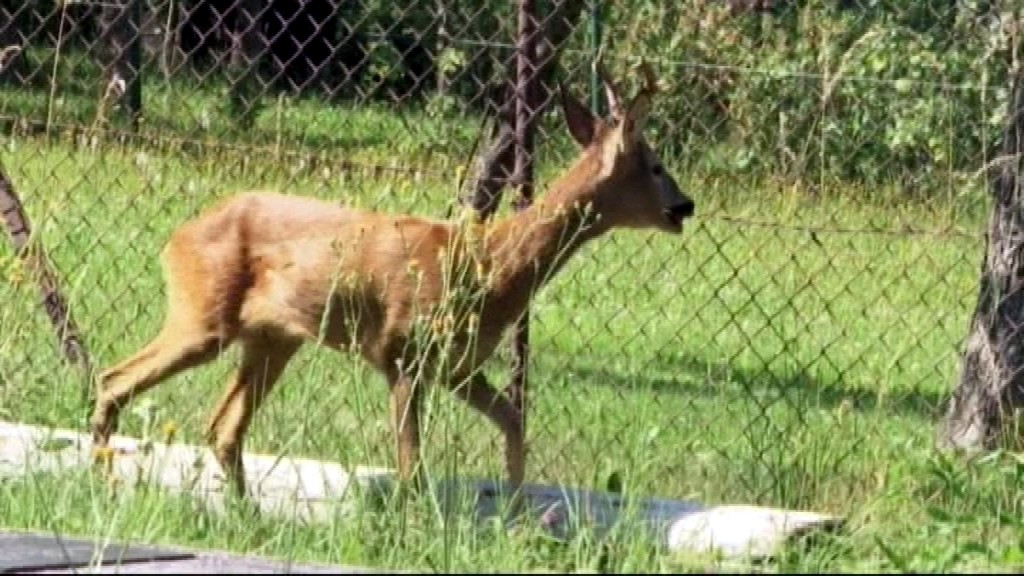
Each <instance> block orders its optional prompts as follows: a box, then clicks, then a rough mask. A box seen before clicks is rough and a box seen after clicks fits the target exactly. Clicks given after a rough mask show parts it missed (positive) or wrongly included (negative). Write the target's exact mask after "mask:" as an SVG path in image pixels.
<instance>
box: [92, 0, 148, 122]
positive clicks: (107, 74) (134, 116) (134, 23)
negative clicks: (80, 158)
mask: <svg viewBox="0 0 1024 576" xmlns="http://www.w3.org/2000/svg"><path fill="white" fill-rule="evenodd" d="M141 15H142V1H141V0H131V1H128V2H124V3H107V4H104V7H103V11H102V12H101V14H100V34H101V36H100V44H99V45H100V52H101V60H102V63H103V85H102V86H101V87H100V98H101V101H100V105H101V106H103V107H104V109H106V110H109V109H110V107H111V105H112V104H114V102H115V101H119V102H120V103H121V105H122V107H123V109H124V111H125V113H127V114H128V117H129V118H131V121H132V125H133V126H134V125H135V123H136V122H137V121H138V118H139V115H140V114H141V113H142V76H141V70H140V68H141V66H142V57H141V44H140V34H141V31H142V30H141V28H142V26H141Z"/></svg>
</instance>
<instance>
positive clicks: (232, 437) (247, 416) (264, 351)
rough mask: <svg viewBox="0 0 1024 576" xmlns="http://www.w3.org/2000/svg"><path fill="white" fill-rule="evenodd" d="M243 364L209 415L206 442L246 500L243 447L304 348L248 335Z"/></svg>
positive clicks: (295, 343)
mask: <svg viewBox="0 0 1024 576" xmlns="http://www.w3.org/2000/svg"><path fill="white" fill-rule="evenodd" d="M240 341H241V344H242V347H243V348H242V364H241V366H240V367H239V368H238V370H236V371H235V373H234V374H233V375H232V376H231V378H230V379H229V380H228V384H227V387H226V389H225V390H224V395H223V396H222V397H221V400H220V402H218V403H217V405H216V406H215V407H214V409H213V411H212V412H211V414H210V421H209V425H208V426H207V439H208V441H209V442H210V443H211V445H212V447H213V453H214V456H215V457H216V458H217V462H218V463H219V464H220V466H221V469H222V470H223V471H224V473H225V475H226V476H227V478H228V479H229V480H230V481H231V482H232V483H233V484H234V486H235V489H236V491H237V493H238V495H239V496H241V497H242V498H245V497H246V496H247V493H246V482H245V467H244V465H243V462H242V445H243V441H244V438H245V433H246V431H248V429H249V425H250V424H251V423H252V419H253V417H254V416H255V414H256V412H257V411H258V410H259V408H260V406H261V405H262V404H263V403H264V401H266V399H267V396H268V395H269V394H270V391H271V390H272V389H273V387H274V384H275V383H276V382H277V380H278V379H279V378H280V377H281V373H282V372H283V371H284V369H285V366H287V365H288V362H289V361H290V360H291V359H292V357H293V356H294V355H295V353H296V352H297V351H298V349H299V346H300V345H301V340H298V339H295V338H294V337H289V336H280V335H270V334H266V333H263V334H247V335H243V336H242V337H241V338H240Z"/></svg>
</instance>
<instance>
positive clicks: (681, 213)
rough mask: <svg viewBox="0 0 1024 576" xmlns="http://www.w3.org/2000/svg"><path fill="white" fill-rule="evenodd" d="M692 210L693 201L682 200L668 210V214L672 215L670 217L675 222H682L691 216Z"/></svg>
mask: <svg viewBox="0 0 1024 576" xmlns="http://www.w3.org/2000/svg"><path fill="white" fill-rule="evenodd" d="M694 208H695V207H694V205H693V200H684V201H683V202H680V203H679V204H676V205H675V206H672V207H671V208H669V212H671V213H672V217H673V218H675V219H676V220H682V219H683V218H689V217H690V216H693V211H694Z"/></svg>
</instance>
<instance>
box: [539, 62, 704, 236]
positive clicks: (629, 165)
mask: <svg viewBox="0 0 1024 576" xmlns="http://www.w3.org/2000/svg"><path fill="white" fill-rule="evenodd" d="M596 67H597V69H598V73H599V74H600V76H601V79H602V82H603V83H604V88H605V95H606V97H607V101H608V110H609V113H608V116H607V117H605V118H596V117H595V116H594V114H593V112H591V110H590V109H589V108H587V107H586V106H584V105H583V104H581V103H580V102H579V100H577V99H576V98H575V97H574V96H572V95H571V94H570V93H569V92H568V90H566V88H565V86H564V85H563V84H562V83H561V82H559V92H560V94H561V103H562V110H563V112H564V113H565V118H566V123H567V124H568V127H569V132H570V133H571V134H572V137H573V139H575V140H576V142H577V143H578V144H579V145H580V146H581V147H582V148H583V149H584V154H591V155H594V156H596V159H597V161H598V162H599V163H600V171H599V176H598V178H597V181H596V182H595V183H594V191H593V197H592V199H593V204H594V208H595V211H596V212H597V213H598V214H600V216H601V218H602V219H603V220H604V223H605V225H606V226H612V227H626V228H654V229H658V230H664V231H666V232H672V233H679V232H681V231H682V226H683V220H685V219H686V218H688V217H690V216H692V215H693V211H694V204H693V200H692V199H690V198H689V197H688V196H686V195H685V194H683V193H682V192H681V191H680V190H679V186H678V184H676V181H675V179H674V178H673V177H672V175H671V174H669V173H668V171H667V170H666V169H665V166H664V165H663V164H662V163H661V159H660V158H658V155H657V154H655V153H654V150H653V149H651V147H650V145H648V143H647V141H646V139H645V138H644V136H643V128H644V124H645V123H646V121H647V116H648V113H649V112H650V109H651V101H652V99H653V97H654V96H655V94H656V93H657V90H658V87H657V79H656V78H655V76H654V72H653V71H652V70H651V67H650V65H649V64H647V63H644V64H642V65H641V70H642V71H643V74H644V85H643V87H642V88H641V89H640V90H639V92H638V93H637V94H636V95H635V96H634V97H633V98H632V100H630V101H629V102H628V103H627V104H626V105H625V106H623V102H622V100H621V99H620V97H619V91H618V88H617V87H616V85H615V83H614V82H613V81H612V80H611V79H610V78H609V76H608V74H607V71H606V70H605V69H604V66H603V65H601V64H600V63H598V64H597V65H596Z"/></svg>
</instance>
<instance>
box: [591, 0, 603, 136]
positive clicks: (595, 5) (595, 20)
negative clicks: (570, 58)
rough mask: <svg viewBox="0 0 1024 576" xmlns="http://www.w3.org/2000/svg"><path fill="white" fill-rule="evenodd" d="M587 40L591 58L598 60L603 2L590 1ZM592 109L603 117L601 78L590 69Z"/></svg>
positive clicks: (598, 0)
mask: <svg viewBox="0 0 1024 576" xmlns="http://www.w3.org/2000/svg"><path fill="white" fill-rule="evenodd" d="M587 39H588V41H589V44H590V57H591V58H597V53H598V51H599V50H600V49H601V0H590V26H589V33H588V34H587ZM590 108H591V109H592V110H593V111H594V113H595V114H597V115H599V116H600V115H603V110H602V107H601V78H600V77H599V76H598V74H597V70H595V69H594V68H593V67H591V69H590Z"/></svg>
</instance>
